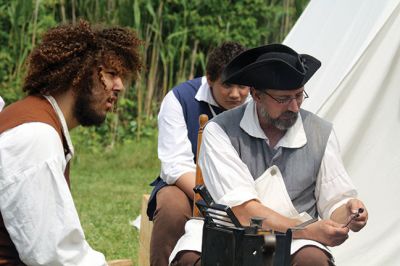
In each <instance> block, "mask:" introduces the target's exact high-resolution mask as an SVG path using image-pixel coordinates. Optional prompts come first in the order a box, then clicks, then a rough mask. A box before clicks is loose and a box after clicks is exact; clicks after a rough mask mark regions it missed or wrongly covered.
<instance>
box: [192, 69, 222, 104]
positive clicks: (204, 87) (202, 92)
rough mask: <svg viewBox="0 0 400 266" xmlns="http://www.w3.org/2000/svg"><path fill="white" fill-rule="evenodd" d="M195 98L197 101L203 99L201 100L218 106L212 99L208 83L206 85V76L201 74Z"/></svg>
mask: <svg viewBox="0 0 400 266" xmlns="http://www.w3.org/2000/svg"><path fill="white" fill-rule="evenodd" d="M195 98H196V100H197V101H199V102H200V101H203V102H206V103H209V104H211V105H213V106H216V107H219V105H218V103H217V102H216V101H215V100H214V97H213V95H212V92H211V89H210V85H208V82H207V77H206V76H203V77H202V78H201V85H200V88H199V90H198V91H197V93H196V96H195Z"/></svg>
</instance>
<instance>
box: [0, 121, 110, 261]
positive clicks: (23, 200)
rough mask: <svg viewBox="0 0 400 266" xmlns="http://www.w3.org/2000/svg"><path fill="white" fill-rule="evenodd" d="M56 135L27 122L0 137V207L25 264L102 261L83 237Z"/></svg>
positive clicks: (38, 125) (49, 128) (51, 131)
mask: <svg viewBox="0 0 400 266" xmlns="http://www.w3.org/2000/svg"><path fill="white" fill-rule="evenodd" d="M65 167H66V161H65V157H64V151H63V146H62V143H61V140H60V137H59V135H58V133H57V132H56V131H55V130H54V129H53V128H52V127H51V126H49V125H47V124H44V123H26V124H22V125H20V126H18V127H15V128H13V129H10V130H8V131H6V132H4V133H3V134H1V135H0V210H1V213H2V215H3V220H4V224H5V226H6V228H7V231H8V232H9V234H10V237H11V239H12V241H13V243H14V244H15V246H16V248H17V250H18V253H19V256H20V258H21V260H22V261H23V262H24V263H25V264H27V265H79V266H82V265H106V261H105V258H104V255H103V254H101V253H99V252H97V251H94V250H93V249H92V248H91V247H90V246H89V244H88V243H87V242H86V240H85V236H84V233H83V230H82V227H81V224H80V221H79V217H78V214H77V211H76V209H75V205H74V202H73V200H72V196H71V193H70V191H69V188H68V185H67V182H66V181H65V178H64V169H65Z"/></svg>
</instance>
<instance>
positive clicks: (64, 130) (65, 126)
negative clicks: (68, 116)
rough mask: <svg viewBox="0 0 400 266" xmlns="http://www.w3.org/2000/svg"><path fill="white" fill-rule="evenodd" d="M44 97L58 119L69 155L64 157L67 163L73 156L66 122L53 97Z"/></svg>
mask: <svg viewBox="0 0 400 266" xmlns="http://www.w3.org/2000/svg"><path fill="white" fill-rule="evenodd" d="M44 97H45V98H46V99H47V100H48V101H49V102H50V104H51V106H52V107H53V108H54V111H56V114H57V116H58V118H59V119H60V122H61V127H62V131H63V134H64V136H65V139H66V141H67V145H68V149H69V151H70V153H68V154H67V155H66V159H67V162H68V161H69V160H70V159H71V158H72V156H74V146H73V145H72V141H71V136H70V135H69V131H68V127H67V122H66V121H65V117H64V114H63V113H62V111H61V109H60V107H59V106H58V104H57V101H56V99H54V98H53V96H50V95H44Z"/></svg>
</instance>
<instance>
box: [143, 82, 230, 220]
mask: <svg viewBox="0 0 400 266" xmlns="http://www.w3.org/2000/svg"><path fill="white" fill-rule="evenodd" d="M201 79H202V78H201V77H200V78H195V79H192V80H188V81H186V82H184V83H181V84H179V85H178V86H176V87H174V88H173V89H172V92H173V93H174V95H175V97H176V99H178V101H179V103H180V105H181V106H182V111H183V116H184V119H185V123H186V127H187V131H188V138H189V141H190V143H191V144H192V152H193V155H194V161H196V151H197V133H198V131H199V116H200V115H201V114H206V115H208V117H209V118H210V119H211V118H212V117H213V115H212V113H211V110H210V107H209V105H208V103H206V102H203V101H197V100H196V98H195V96H196V93H197V91H198V90H199V88H200V86H201ZM212 108H213V110H214V112H215V113H216V114H219V113H221V112H222V111H223V110H222V109H221V108H218V107H215V106H213V107H212ZM150 185H151V186H154V188H153V191H152V192H151V195H150V199H149V203H148V205H147V216H148V217H149V219H150V220H153V215H154V211H155V210H156V207H157V201H156V194H157V192H158V191H159V190H160V189H161V188H163V187H165V186H167V183H165V182H164V180H162V179H161V178H160V177H157V178H156V180H154V181H153V182H152V183H151V184H150Z"/></svg>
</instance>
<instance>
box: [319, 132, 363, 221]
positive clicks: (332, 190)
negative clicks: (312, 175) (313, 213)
mask: <svg viewBox="0 0 400 266" xmlns="http://www.w3.org/2000/svg"><path fill="white" fill-rule="evenodd" d="M315 197H316V199H317V208H318V213H319V214H320V216H321V218H323V219H329V218H330V216H331V214H332V212H333V211H334V210H335V209H336V208H338V207H340V206H341V205H343V204H345V203H346V202H347V201H348V200H349V199H351V198H356V197H357V191H356V189H355V187H354V185H353V183H352V181H351V179H350V177H349V175H348V174H347V171H346V169H345V168H344V165H343V161H342V158H341V155H340V148H339V143H338V141H337V138H336V134H335V132H334V131H333V130H332V133H331V135H330V136H329V139H328V143H327V145H326V149H325V154H324V157H323V158H322V162H321V167H320V169H319V172H318V176H317V183H316V188H315Z"/></svg>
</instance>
